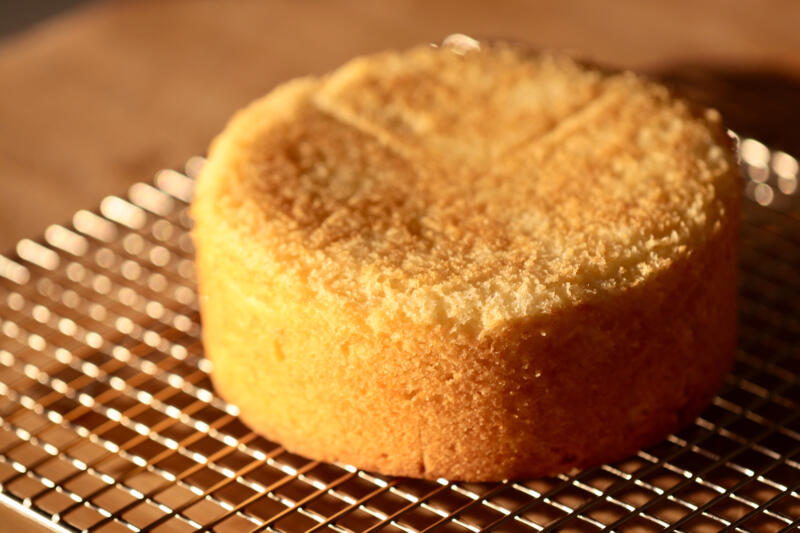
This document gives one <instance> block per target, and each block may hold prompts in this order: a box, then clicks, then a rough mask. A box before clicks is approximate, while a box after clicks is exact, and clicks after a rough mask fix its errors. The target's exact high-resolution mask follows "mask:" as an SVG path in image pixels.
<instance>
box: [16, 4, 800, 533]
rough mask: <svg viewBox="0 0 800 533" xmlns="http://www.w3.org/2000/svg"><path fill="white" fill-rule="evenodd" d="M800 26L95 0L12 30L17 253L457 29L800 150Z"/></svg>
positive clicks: (769, 18) (721, 7)
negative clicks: (280, 98)
mask: <svg viewBox="0 0 800 533" xmlns="http://www.w3.org/2000/svg"><path fill="white" fill-rule="evenodd" d="M798 22H800V2H796V1H792V0H784V1H762V0H745V1H737V2H729V1H724V0H704V1H699V2H697V1H690V0H679V1H673V2H638V1H634V0H623V1H618V2H614V3H607V2H593V1H589V0H568V1H560V2H536V3H532V2H527V1H513V0H501V1H497V2H491V3H490V2H480V1H477V0H460V1H455V0H446V1H440V2H425V1H419V0H396V1H394V2H391V3H383V2H358V1H336V2H322V1H321V0H308V1H304V2H295V1H274V2H260V1H244V0H240V1H236V2H230V1H222V0H172V1H170V2H164V1H162V0H107V1H97V2H92V3H89V4H88V5H85V6H83V7H81V8H78V9H73V10H70V11H67V12H65V13H62V14H60V15H58V16H56V17H54V18H52V19H49V20H47V21H45V22H44V23H41V24H39V25H37V26H35V27H33V28H31V29H28V30H25V31H23V32H20V33H17V34H15V35H13V36H11V37H9V38H6V39H5V40H3V41H0V250H7V249H10V248H12V247H13V246H14V243H15V242H16V241H17V240H18V239H20V238H22V237H28V236H35V235H37V234H39V233H41V232H42V231H43V230H44V228H45V227H46V226H47V225H48V224H50V223H53V222H59V221H65V220H67V219H68V218H69V217H70V215H71V214H72V213H73V212H75V211H76V210H78V209H80V208H84V207H93V206H95V205H96V204H97V203H98V202H99V201H100V199H101V198H102V197H103V196H105V195H107V194H114V193H120V192H123V191H124V190H125V189H126V188H127V187H128V185H130V184H131V183H133V182H136V181H147V180H150V179H151V178H152V176H153V174H154V172H155V171H157V170H158V169H160V168H164V167H173V168H176V167H177V168H180V167H181V166H182V164H183V162H184V161H185V160H186V159H187V158H189V157H190V156H192V155H195V154H203V153H204V152H205V149H206V147H207V145H208V143H209V141H210V140H211V139H212V137H213V136H214V135H215V134H216V133H217V132H219V131H220V129H221V128H222V127H223V126H224V124H225V122H226V120H227V118H228V117H229V116H230V114H231V113H232V112H233V111H235V110H236V109H238V108H240V107H242V106H243V105H245V104H246V103H247V102H249V101H250V100H252V99H254V98H256V97H258V96H260V95H262V94H264V93H266V92H267V91H268V90H270V89H271V88H272V87H273V86H275V85H276V84H277V83H280V82H281V81H284V80H287V79H289V78H292V77H294V76H298V75H303V74H306V73H321V72H324V71H326V70H329V69H331V68H333V67H335V66H337V65H338V64H340V63H342V62H343V61H345V60H347V59H348V58H350V57H352V56H354V55H357V54H363V53H367V52H372V51H376V50H380V49H385V48H390V47H404V46H409V45H412V44H415V43H421V42H435V41H440V40H441V39H442V38H443V37H444V36H446V35H447V34H449V33H452V32H462V33H468V34H472V35H475V36H479V37H480V36H489V37H506V38H510V39H516V40H519V41H524V42H526V43H529V44H531V45H533V46H535V47H541V48H554V49H559V50H566V51H569V52H572V53H576V54H578V55H580V56H582V57H585V58H589V59H592V60H595V61H599V62H601V63H605V64H609V65H612V66H616V67H623V68H633V69H638V70H643V71H647V72H651V73H657V74H660V75H664V76H665V77H666V78H668V80H669V81H671V82H672V83H674V84H675V85H677V86H679V87H680V88H682V89H684V90H686V91H687V92H688V93H690V94H691V95H692V96H693V97H695V98H697V99H699V100H700V101H701V102H703V103H705V104H707V105H714V106H715V107H718V108H719V109H721V110H722V112H723V114H724V115H725V117H726V118H727V120H728V124H729V125H730V126H731V127H733V128H734V129H736V130H737V131H740V132H742V133H745V134H750V135H754V136H757V137H759V138H762V139H764V140H766V141H768V142H770V143H771V144H772V145H776V146H779V147H783V148H784V149H786V150H787V151H790V152H793V153H795V154H797V153H800V133H799V132H800V128H798V127H797V124H800V104H799V103H800V81H798V80H800V31H798ZM9 512H11V511H9V510H7V509H6V508H5V507H2V506H0V519H2V520H3V523H4V524H6V525H8V526H10V527H12V529H15V530H19V531H23V530H29V531H33V530H35V528H34V526H33V525H32V524H25V525H19V524H17V525H13V524H15V522H13V520H15V519H16V518H15V516H16V515H14V514H13V512H11V515H10V516H7V515H8V513H9Z"/></svg>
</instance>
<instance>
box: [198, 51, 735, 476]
mask: <svg viewBox="0 0 800 533" xmlns="http://www.w3.org/2000/svg"><path fill="white" fill-rule="evenodd" d="M740 189H741V187H740V182H739V179H738V177H737V174H736V163H735V159H734V158H733V156H732V151H731V148H730V142H729V140H728V138H727V137H726V135H725V133H724V130H723V129H722V127H721V125H720V123H719V118H718V116H717V115H716V113H714V112H711V111H707V112H698V111H696V110H693V109H691V107H690V106H689V105H688V104H686V103H685V102H683V101H681V100H680V99H677V98H675V97H673V96H671V95H670V93H669V92H668V91H667V90H666V89H665V88H663V87H661V86H659V85H657V84H655V83H653V82H650V81H647V80H645V79H642V78H640V77H637V76H636V75H633V74H630V73H607V72H601V71H599V70H596V69H593V68H590V67H586V66H583V65H581V64H579V63H577V62H575V61H573V60H570V59H568V58H565V57H560V56H554V55H547V54H531V53H527V52H523V51H520V50H519V49H517V48H515V47H512V46H506V45H502V44H496V45H492V46H491V47H485V46H484V48H483V49H481V50H463V49H460V50H451V49H447V48H435V47H418V48H413V49H411V50H408V51H404V52H388V53H382V54H378V55H374V56H369V57H364V58H359V59H355V60H353V61H351V62H350V63H348V64H346V65H345V66H343V67H342V68H340V69H339V70H337V71H335V72H333V73H331V74H329V75H327V76H324V77H321V78H303V79H299V80H295V81H291V82H289V83H287V84H285V85H283V86H281V87H279V88H277V89H275V90H274V91H273V92H272V93H270V94H269V95H267V96H266V97H264V98H262V99H260V100H258V101H256V102H254V103H253V104H251V105H250V106H249V107H247V108H246V109H244V110H243V111H240V112H239V113H238V114H237V115H236V116H235V117H234V118H233V120H232V121H231V122H230V124H229V125H228V127H227V128H226V129H225V131H224V132H223V133H222V134H221V135H220V136H219V137H218V138H217V139H216V140H215V141H214V144H213V145H212V148H211V151H210V156H209V159H208V162H207V164H206V166H205V168H204V169H203V171H202V173H201V176H200V178H199V181H198V184H197V190H196V196H195V199H194V202H193V205H192V214H193V217H194V219H195V222H196V226H195V229H194V232H193V237H194V240H195V243H196V248H197V267H198V276H199V284H200V293H201V311H202V318H203V338H204V343H205V348H206V353H207V355H208V357H209V358H210V359H211V361H212V362H213V368H214V370H213V375H212V377H213V381H214V384H215V386H216V388H217V390H218V391H219V393H220V394H221V395H222V396H223V397H224V398H226V399H227V400H229V401H230V402H232V403H234V404H236V405H237V406H238V407H239V409H240V413H241V417H242V419H243V420H244V421H245V422H246V423H247V424H248V425H250V426H251V427H252V428H253V429H254V430H256V431H257V432H259V433H262V434H264V435H265V436H267V437H269V438H271V439H274V440H276V441H278V442H280V443H282V444H283V445H284V446H286V447H287V448H288V449H289V450H292V451H294V452H296V453H300V454H304V455H307V456H310V457H313V458H316V459H321V460H326V461H342V462H346V463H351V464H354V465H357V466H359V467H361V468H365V469H370V470H375V471H378V472H381V473H385V474H396V475H408V476H417V477H426V478H436V477H447V478H451V479H460V480H472V481H479V480H499V479H505V478H520V477H528V476H539V475H546V474H553V473H557V472H562V471H566V470H569V469H571V468H573V467H581V466H587V465H592V464H596V463H599V462H603V461H608V460H615V459H619V458H622V457H624V456H626V455H628V454H630V453H632V452H634V451H635V450H636V449H637V448H639V447H641V446H643V445H647V444H650V443H653V442H656V441H658V440H659V439H661V438H663V437H664V436H665V435H666V434H667V433H668V432H670V431H672V430H675V429H677V428H679V427H680V426H681V425H682V424H685V423H687V422H689V421H690V420H692V419H693V418H694V417H695V416H696V415H697V414H698V413H699V412H700V410H701V409H702V408H703V406H704V405H705V404H706V403H707V402H708V401H709V399H710V398H711V397H712V396H713V394H714V392H715V391H716V389H717V388H718V387H719V386H720V384H721V383H722V380H723V378H724V376H725V374H726V373H727V372H728V370H729V368H730V365H731V361H732V357H733V352H734V344H735V301H736V300H735V298H736V241H737V237H736V236H737V224H738V218H739V201H740Z"/></svg>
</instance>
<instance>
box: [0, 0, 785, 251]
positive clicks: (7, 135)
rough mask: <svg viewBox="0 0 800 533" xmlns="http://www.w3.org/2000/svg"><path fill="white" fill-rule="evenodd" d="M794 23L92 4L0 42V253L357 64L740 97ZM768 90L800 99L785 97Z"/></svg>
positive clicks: (629, 7) (634, 4) (746, 14)
mask: <svg viewBox="0 0 800 533" xmlns="http://www.w3.org/2000/svg"><path fill="white" fill-rule="evenodd" d="M798 22H800V2H794V1H791V0H786V1H761V0H746V1H736V2H729V1H726V0H706V1H701V2H696V1H688V0H682V1H671V2H639V1H633V0H627V1H619V2H613V3H609V2H596V1H589V0H586V1H581V0H569V1H560V2H528V1H511V0H503V1H495V2H488V1H487V2H478V1H474V0H467V1H464V0H461V1H439V2H434V1H414V0H400V1H393V2H363V1H336V2H328V1H321V0H307V1H303V2H295V1H288V0H287V1H274V2H262V1H220V0H217V1H214V0H170V1H169V2H165V1H162V0H136V1H134V0H127V1H125V0H119V1H107V2H98V3H95V4H90V5H88V6H87V7H85V8H82V9H79V10H75V11H72V12H69V13H67V14H66V15H63V16H60V17H57V18H55V19H51V20H50V21H48V22H46V23H44V24H42V25H40V26H38V27H36V28H34V29H32V30H29V31H27V32H25V33H23V34H20V35H17V36H14V37H12V38H10V39H7V40H6V41H3V42H0V95H2V97H1V98H0V249H3V250H6V249H8V248H9V247H11V246H13V243H14V242H16V240H17V239H18V238H20V237H23V236H31V235H35V234H37V233H39V232H41V231H42V230H43V229H44V227H46V225H47V224H49V223H51V222H56V221H64V220H66V219H67V218H68V217H69V216H70V214H71V213H72V212H74V211H75V210H77V209H79V208H82V207H88V206H93V205H95V204H96V203H97V202H98V201H99V199H101V198H102V197H103V196H104V195H106V194H110V193H118V192H120V191H122V190H124V189H125V188H126V187H127V185H128V184H130V183H132V182H133V181H138V180H149V179H150V178H151V176H152V175H153V173H154V172H155V171H156V170H157V169H159V168H162V167H176V166H178V167H179V166H180V165H181V164H182V163H183V161H185V160H186V159H187V158H188V157H189V156H191V155H193V154H198V153H200V154H202V153H203V152H204V150H205V147H206V146H207V144H208V142H209V140H210V139H211V138H212V136H213V135H214V134H215V133H216V132H218V131H219V130H220V128H222V126H223V125H224V123H225V120H226V118H227V117H228V116H229V115H230V114H231V112H233V111H234V110H235V109H237V108H238V107H241V106H242V105H244V104H245V103H246V102H248V101H249V100H251V99H253V98H255V97H257V96H259V95H261V94H262V93H264V92H266V91H268V90H269V89H270V88H271V87H273V86H274V85H275V84H276V83H279V82H280V81H283V80H286V79H287V78H291V77H293V76H298V75H301V74H305V73H308V72H323V71H325V70H327V69H330V68H332V67H334V66H336V65H338V64H340V63H341V62H343V61H345V60H346V59H347V58H349V57H351V56H353V55H355V54H361V53H365V52H369V51H373V50H379V49H383V48H387V47H398V46H407V45H410V44H413V43H419V42H430V41H438V40H440V39H441V37H442V36H444V35H446V34H448V33H451V32H455V31H459V32H465V33H470V34H474V35H477V36H504V37H509V38H513V39H519V40H522V41H526V42H528V43H531V44H533V45H535V46H538V47H547V48H558V49H567V50H571V51H575V52H577V53H579V54H581V55H583V56H587V57H589V58H592V59H595V60H599V61H602V62H605V63H610V64H613V65H619V66H625V67H632V68H636V69H644V70H663V69H664V68H669V69H672V68H673V67H674V66H676V65H678V66H681V68H684V67H687V66H689V67H690V68H689V71H688V72H689V76H690V78H689V79H690V81H691V83H692V84H695V85H696V83H695V82H696V81H697V80H698V79H700V80H701V81H702V83H701V85H703V86H704V87H705V86H708V85H709V84H708V83H707V82H708V79H707V78H708V77H709V76H714V75H716V74H718V75H719V76H723V77H724V76H728V78H731V74H730V73H731V72H737V74H734V75H733V77H734V79H733V81H734V82H733V83H732V84H731V83H730V81H731V80H730V79H729V80H728V84H727V87H730V86H731V85H732V86H734V87H736V88H738V87H741V85H742V84H741V83H739V82H738V81H736V80H737V79H738V78H736V76H739V74H738V72H739V71H744V72H745V74H744V75H748V73H750V72H751V71H755V70H758V71H764V70H765V69H766V70H768V71H770V72H772V73H773V74H771V76H773V77H774V76H775V75H778V74H780V73H795V74H800V31H798ZM709 73H711V74H709ZM715 73H716V74H715ZM776 87H777V86H776V85H775V83H773V82H772V79H771V78H770V79H768V80H767V81H766V82H762V83H761V85H758V84H756V85H755V86H754V87H751V88H750V89H752V90H750V89H748V91H749V92H748V94H747V95H745V96H746V97H749V98H755V100H756V103H755V104H752V105H751V104H748V105H747V106H739V108H740V111H743V112H744V115H746V118H747V117H749V118H747V120H750V121H751V122H753V121H755V122H756V123H758V121H759V120H761V119H762V118H763V116H764V115H765V114H766V113H764V112H762V110H760V108H759V106H766V107H769V106H770V105H772V107H773V108H774V107H775V99H774V98H758V95H759V94H762V93H764V92H768V91H775V90H776ZM737 90H738V89H737ZM754 91H755V93H754ZM781 91H782V92H781ZM781 91H779V92H781V96H783V97H784V99H785V101H789V102H791V101H794V102H796V101H797V100H800V98H792V97H793V96H794V97H797V96H798V95H800V92H798V91H797V86H794V87H790V89H789V92H787V90H786V89H782V90H781ZM792 91H794V92H792ZM784 93H785V94H784ZM754 94H755V96H754ZM796 108H797V104H796V103H795V104H794V109H795V111H794V113H795V115H796V114H797V112H796ZM756 129H757V126H756Z"/></svg>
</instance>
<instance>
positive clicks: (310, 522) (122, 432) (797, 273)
mask: <svg viewBox="0 0 800 533" xmlns="http://www.w3.org/2000/svg"><path fill="white" fill-rule="evenodd" d="M740 161H741V165H742V169H743V173H744V176H745V188H746V196H747V199H746V200H745V206H744V220H743V224H742V228H741V234H742V252H741V281H740V285H741V286H740V293H741V297H740V329H741V333H740V337H741V339H740V343H739V349H738V353H737V358H736V365H735V369H734V371H733V373H732V374H731V375H730V376H729V378H728V379H727V383H726V385H725V387H724V389H723V390H722V391H721V392H720V393H719V395H718V396H717V397H716V398H715V399H714V401H713V403H712V404H711V405H710V406H709V407H708V408H707V409H706V410H705V412H704V413H703V414H702V416H700V417H699V418H697V420H695V421H694V423H693V424H692V425H691V426H689V427H687V428H686V429H684V430H683V431H680V432H679V433H676V434H673V435H670V436H669V437H668V438H667V439H666V440H664V441H663V442H661V443H660V444H657V445H655V446H652V447H649V448H647V449H643V450H641V451H639V452H638V453H636V454H635V455H634V456H632V457H630V458H628V459H625V460H623V461H620V462H617V463H614V464H605V465H602V466H598V467H595V468H589V469H587V470H583V471H580V472H572V473H569V474H564V475H560V476H558V477H553V478H546V479H531V480H527V481H515V482H511V481H509V482H504V483H485V484H475V483H454V482H450V481H448V480H445V479H439V480H436V481H424V480H414V479H406V478H392V477H386V476H380V475H376V474H373V473H369V472H364V471H361V470H358V469H355V468H353V467H351V466H348V465H341V464H327V463H322V462H319V461H312V460H309V459H306V458H303V457H299V456H297V455H293V454H291V453H289V452H287V451H286V450H284V449H283V448H282V447H281V446H279V445H278V444H275V443H273V442H269V441H267V440H265V439H264V438H262V437H260V436H258V435H256V434H254V433H253V432H252V431H250V430H249V429H248V428H247V427H246V426H244V425H243V424H242V423H241V422H240V421H239V420H238V419H237V409H236V407H234V406H232V405H229V404H227V403H225V402H224V401H223V400H221V399H220V398H219V397H217V396H216V395H215V394H214V391H213V388H212V385H211V382H210V381H209V377H208V372H209V370H210V368H209V366H210V365H209V363H208V361H207V360H205V359H203V351H202V346H201V342H200V337H199V333H200V323H199V314H198V307H197V295H196V292H195V278H194V271H193V263H192V254H193V252H192V242H191V240H190V238H189V235H188V233H187V231H188V229H189V227H190V225H191V222H190V219H189V217H188V215H187V202H188V201H189V200H190V198H191V195H192V190H193V177H194V176H195V175H196V174H197V172H198V169H199V168H200V167H201V166H202V164H203V160H202V159H201V158H194V159H192V160H190V161H189V162H188V164H187V168H186V171H185V173H179V172H176V171H172V170H165V171H162V172H160V173H159V174H158V175H157V176H156V178H155V181H154V183H153V184H152V185H151V184H145V183H137V184H135V185H133V186H132V187H131V188H130V190H129V192H128V195H127V196H126V197H125V198H123V197H117V196H109V197H107V198H105V199H104V200H103V201H102V203H101V204H100V207H99V209H98V210H97V211H87V210H83V211H79V212H78V213H76V214H75V216H74V217H73V219H72V221H71V223H69V224H64V225H53V226H50V227H49V228H47V230H46V231H45V233H44V235H43V236H42V238H40V239H37V240H31V239H24V240H22V241H20V242H19V244H18V245H17V247H16V250H15V251H14V252H12V253H10V254H8V255H6V256H0V393H2V399H0V488H1V490H0V503H4V504H5V505H7V506H10V507H13V508H15V509H17V510H18V511H20V512H22V513H24V514H26V515H28V516H29V517H31V518H33V519H35V520H37V521H38V522H40V523H41V524H46V525H47V526H48V527H50V528H51V529H54V530H57V531H103V532H107V531H143V530H146V531H176V532H181V531H192V530H205V531H223V532H224V531H282V532H296V531H322V530H334V531H339V532H343V531H344V532H347V531H356V532H364V531H376V530H381V531H404V532H421V531H432V530H436V531H444V532H456V531H488V530H491V531H503V532H509V531H540V530H548V531H550V530H572V531H594V530H614V531H661V530H683V531H705V530H707V531H716V530H719V529H723V528H730V529H732V530H736V531H778V530H782V531H788V530H792V529H795V528H798V525H800V492H799V490H800V489H799V488H798V487H799V486H800V352H798V343H797V339H798V333H799V332H800V313H799V312H798V311H800V231H798V230H800V201H799V200H798V198H797V195H795V193H796V191H797V189H798V162H797V160H796V159H794V158H793V157H791V156H790V155H788V154H786V153H784V152H780V151H772V150H769V149H768V148H767V147H766V146H764V145H763V144H761V143H759V142H758V141H755V140H753V139H745V140H742V142H741V143H740Z"/></svg>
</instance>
